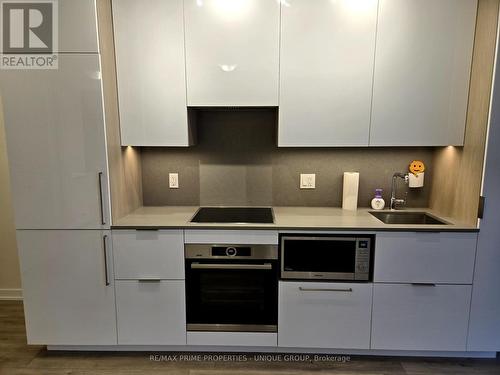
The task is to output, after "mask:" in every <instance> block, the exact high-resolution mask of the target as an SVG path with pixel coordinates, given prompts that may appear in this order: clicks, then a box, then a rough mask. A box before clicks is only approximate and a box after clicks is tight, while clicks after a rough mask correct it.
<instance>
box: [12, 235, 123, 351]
mask: <svg viewBox="0 0 500 375" xmlns="http://www.w3.org/2000/svg"><path fill="white" fill-rule="evenodd" d="M109 234H110V232H109V231H100V230H18V231H17V244H18V249H19V258H20V262H21V273H22V280H23V297H24V311H25V316H26V332H27V337H28V344H32V345H35V344H40V345H116V343H117V342H116V312H115V292H114V285H113V282H114V280H113V261H112V259H113V258H112V254H111V252H112V248H111V241H110V240H111V238H110V236H109Z"/></svg>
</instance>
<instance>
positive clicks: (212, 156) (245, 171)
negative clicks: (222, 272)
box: [142, 110, 433, 207]
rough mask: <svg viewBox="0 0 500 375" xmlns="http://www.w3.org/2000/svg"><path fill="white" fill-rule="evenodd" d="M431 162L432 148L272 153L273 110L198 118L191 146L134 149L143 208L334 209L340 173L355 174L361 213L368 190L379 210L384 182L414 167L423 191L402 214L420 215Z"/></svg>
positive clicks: (211, 113) (279, 150)
mask: <svg viewBox="0 0 500 375" xmlns="http://www.w3.org/2000/svg"><path fill="white" fill-rule="evenodd" d="M432 157H433V149H432V148H415V147H413V148H408V147H406V148H278V147H276V113H275V111H273V110H268V111H263V110H238V111H202V112H199V113H198V144H197V145H196V146H193V147H190V148H143V149H142V179H143V194H144V204H145V205H147V206H157V205H274V206H330V207H340V206H341V205H342V176H343V172H344V171H357V172H359V173H360V189H359V206H360V207H367V206H369V204H370V201H371V199H372V197H373V193H374V190H375V188H379V187H381V188H383V189H384V198H385V199H386V202H387V201H388V199H389V195H390V184H391V177H392V174H393V173H394V172H395V171H406V170H407V167H408V164H409V163H410V162H411V161H412V160H414V159H419V160H423V161H424V163H425V164H426V167H427V172H426V174H425V186H424V188H422V189H411V190H410V191H409V193H408V206H410V207H427V206H428V201H429V193H430V187H431V184H432V173H431V172H432V165H431V163H432ZM169 172H170V173H172V172H177V173H179V185H180V187H179V189H169V188H168V173H169ZM300 173H316V189H314V190H301V189H299V175H300ZM401 189H404V187H401ZM400 191H402V190H400Z"/></svg>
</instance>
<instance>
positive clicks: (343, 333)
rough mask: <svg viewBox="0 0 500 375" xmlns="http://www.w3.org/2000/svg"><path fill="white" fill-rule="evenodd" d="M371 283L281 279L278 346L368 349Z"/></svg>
mask: <svg viewBox="0 0 500 375" xmlns="http://www.w3.org/2000/svg"><path fill="white" fill-rule="evenodd" d="M372 288H373V285H372V284H359V283H358V284H349V283H310V282H307V283H306V282H280V284H279V313H278V314H279V322H278V327H279V332H278V346H280V347H298V348H335V349H343V348H345V349H368V348H369V347H370V325H371V323H370V319H371V306H372Z"/></svg>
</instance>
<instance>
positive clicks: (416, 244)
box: [373, 232, 477, 284]
mask: <svg viewBox="0 0 500 375" xmlns="http://www.w3.org/2000/svg"><path fill="white" fill-rule="evenodd" d="M476 244H477V234H476V233H452V232H441V233H404V232H400V233H390V232H384V233H378V234H377V241H376V249H375V253H376V254H375V267H374V276H373V278H374V281H375V282H390V283H399V282H403V283H418V282H424V283H425V282H430V283H441V284H472V276H473V273H474V260H475V259H476Z"/></svg>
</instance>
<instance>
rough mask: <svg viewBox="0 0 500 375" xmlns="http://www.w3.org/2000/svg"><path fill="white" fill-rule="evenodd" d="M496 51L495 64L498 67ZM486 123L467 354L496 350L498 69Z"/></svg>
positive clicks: (499, 342) (499, 321)
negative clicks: (480, 215)
mask: <svg viewBox="0 0 500 375" xmlns="http://www.w3.org/2000/svg"><path fill="white" fill-rule="evenodd" d="M499 53H500V50H497V56H496V63H497V66H500V65H498V64H499V57H500V55H499ZM493 83H494V87H493V97H492V102H491V105H490V111H491V112H490V123H489V129H488V139H487V148H486V159H485V166H484V174H483V188H482V192H481V195H482V196H484V197H485V200H484V204H485V205H484V213H483V217H482V219H481V221H480V225H479V227H480V229H481V230H480V232H479V235H478V241H477V257H476V264H475V272H474V288H473V291H472V302H471V313H470V325H469V339H468V341H467V349H468V350H470V351H493V352H498V351H500V334H499V332H500V291H499V289H498V287H499V286H500V272H499V270H500V251H499V244H500V231H499V228H498V223H500V173H498V166H499V165H500V147H498V145H499V144H500V70H499V69H496V70H495V77H494V82H493Z"/></svg>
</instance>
